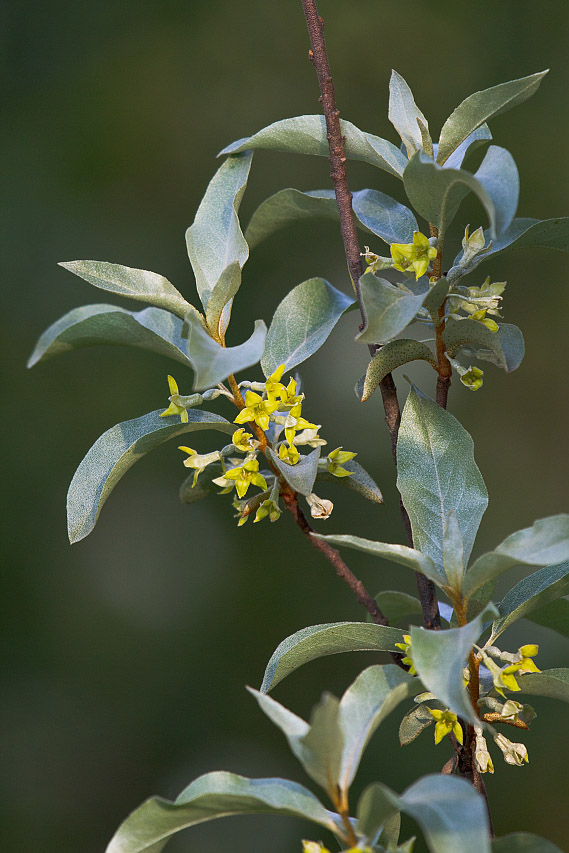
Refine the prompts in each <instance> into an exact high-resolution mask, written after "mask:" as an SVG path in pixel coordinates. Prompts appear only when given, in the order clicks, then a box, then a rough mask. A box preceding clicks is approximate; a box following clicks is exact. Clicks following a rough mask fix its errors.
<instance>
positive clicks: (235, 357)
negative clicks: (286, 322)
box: [186, 317, 267, 391]
mask: <svg viewBox="0 0 569 853" xmlns="http://www.w3.org/2000/svg"><path fill="white" fill-rule="evenodd" d="M186 324H187V329H188V358H189V360H190V362H191V365H192V367H193V369H194V371H195V376H194V391H201V390H202V389H203V388H212V387H213V386H215V385H217V384H218V382H223V380H224V379H227V377H228V376H229V375H230V374H232V373H238V372H239V371H240V370H245V368H247V367H252V366H253V365H254V364H257V363H258V362H259V361H260V359H261V356H262V354H263V349H264V346H265V338H266V336H267V327H266V326H265V324H264V323H263V321H262V320H255V328H254V330H253V334H252V335H251V337H250V338H249V339H248V340H246V341H245V343H243V344H239V346H236V347H222V346H221V344H218V343H217V341H214V340H213V338H212V337H211V336H210V334H209V332H207V331H206V330H205V329H204V327H203V325H202V324H201V323H198V322H197V320H195V319H194V318H193V317H187V318H186Z"/></svg>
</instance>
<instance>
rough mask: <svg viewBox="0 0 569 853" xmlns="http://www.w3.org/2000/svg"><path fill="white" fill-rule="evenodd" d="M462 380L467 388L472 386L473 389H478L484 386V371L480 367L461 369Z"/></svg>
mask: <svg viewBox="0 0 569 853" xmlns="http://www.w3.org/2000/svg"><path fill="white" fill-rule="evenodd" d="M459 373H460V374H461V375H460V381H461V382H462V384H463V385H466V387H467V388H470V390H471V391H478V389H479V388H482V385H483V384H484V371H483V370H481V369H480V368H479V367H476V366H475V367H472V366H471V367H469V368H467V370H465V371H464V373H463V372H462V371H459Z"/></svg>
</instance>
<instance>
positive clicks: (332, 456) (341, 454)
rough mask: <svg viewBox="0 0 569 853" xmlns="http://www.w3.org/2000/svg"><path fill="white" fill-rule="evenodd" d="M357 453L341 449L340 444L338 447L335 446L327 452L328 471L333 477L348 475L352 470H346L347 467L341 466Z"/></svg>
mask: <svg viewBox="0 0 569 853" xmlns="http://www.w3.org/2000/svg"><path fill="white" fill-rule="evenodd" d="M357 455H358V454H357V453H352V452H351V451H350V450H342V446H341V445H340V447H337V448H336V449H335V450H332V451H331V452H330V453H329V454H328V457H327V462H328V471H329V472H330V474H333V475H334V477H349V476H350V475H351V474H353V473H354V472H353V471H348V469H347V468H343V467H342V466H343V465H344V463H345V462H349V461H350V460H351V459H353V458H354V457H355V456H357Z"/></svg>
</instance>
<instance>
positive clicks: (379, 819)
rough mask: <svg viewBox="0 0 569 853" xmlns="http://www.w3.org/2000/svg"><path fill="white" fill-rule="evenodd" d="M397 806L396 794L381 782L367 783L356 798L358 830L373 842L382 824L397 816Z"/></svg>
mask: <svg viewBox="0 0 569 853" xmlns="http://www.w3.org/2000/svg"><path fill="white" fill-rule="evenodd" d="M398 806H399V802H398V797H397V795H396V794H395V793H394V792H393V791H390V789H389V788H387V787H386V786H385V785H382V784H381V782H373V783H372V784H371V785H368V786H367V788H365V790H364V792H363V793H362V795H361V797H360V798H359V800H358V807H357V817H358V832H359V833H360V834H361V835H363V836H364V838H365V839H366V840H368V841H370V842H372V843H373V842H374V841H375V839H376V837H377V835H378V834H379V832H380V830H381V828H382V826H385V824H387V823H388V822H390V821H391V820H393V818H394V817H395V816H397V817H399V810H398ZM397 837H399V836H397ZM396 843H397V842H396Z"/></svg>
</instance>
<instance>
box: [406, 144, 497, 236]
mask: <svg viewBox="0 0 569 853" xmlns="http://www.w3.org/2000/svg"><path fill="white" fill-rule="evenodd" d="M403 184H404V186H405V192H406V193H407V197H408V198H409V201H410V202H411V204H412V205H413V207H414V208H415V210H416V211H417V212H418V213H420V214H421V216H423V217H424V218H425V219H426V220H427V221H428V222H432V223H433V224H434V225H436V226H437V228H438V229H439V231H440V233H441V235H443V236H444V233H445V232H446V230H447V228H448V226H449V225H450V223H451V222H452V220H453V219H454V217H455V216H456V213H457V211H458V208H459V207H460V204H461V202H462V200H463V199H464V198H465V196H466V195H468V193H469V192H473V193H474V194H475V195H477V196H478V198H479V200H480V202H481V204H482V205H483V207H484V209H485V210H486V213H487V215H488V219H489V221H490V232H491V234H493V235H495V234H496V210H495V207H494V202H493V201H492V198H491V196H490V194H489V193H488V191H487V190H486V189H485V187H484V186H483V185H482V183H481V182H480V181H479V180H478V179H477V178H476V177H475V176H474V175H471V174H470V172H465V171H464V170H463V169H447V168H444V169H443V168H442V167H441V166H439V165H437V163H435V162H434V161H433V160H432V159H431V158H430V157H427V156H426V155H425V154H423V153H422V152H420V151H419V152H417V154H415V156H414V157H413V158H412V159H411V160H410V161H409V163H408V165H407V168H406V169H405V172H404V174H403Z"/></svg>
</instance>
